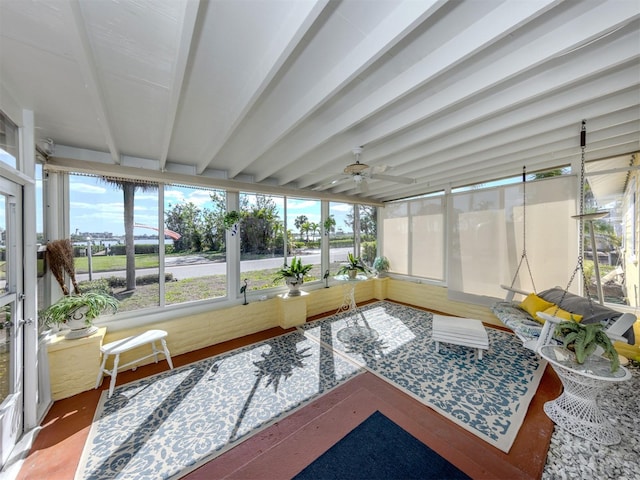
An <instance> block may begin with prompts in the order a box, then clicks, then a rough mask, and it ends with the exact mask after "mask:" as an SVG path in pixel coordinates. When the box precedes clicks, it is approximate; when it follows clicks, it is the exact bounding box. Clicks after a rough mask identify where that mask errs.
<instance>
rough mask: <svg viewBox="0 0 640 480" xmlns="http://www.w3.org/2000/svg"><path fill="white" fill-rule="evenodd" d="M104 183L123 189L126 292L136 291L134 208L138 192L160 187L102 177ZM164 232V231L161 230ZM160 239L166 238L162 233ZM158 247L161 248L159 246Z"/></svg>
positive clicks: (141, 182) (152, 184) (159, 235)
mask: <svg viewBox="0 0 640 480" xmlns="http://www.w3.org/2000/svg"><path fill="white" fill-rule="evenodd" d="M102 179H103V181H104V182H105V183H107V184H109V185H114V186H117V187H118V188H121V189H122V194H123V203H124V244H125V250H124V251H125V255H126V256H127V264H126V265H127V266H126V275H127V276H126V290H127V291H130V290H135V289H136V250H135V244H134V238H133V226H134V216H133V207H134V204H135V203H134V199H135V195H136V190H140V191H142V192H147V191H151V190H157V189H158V185H157V184H155V183H147V182H144V181H136V180H124V179H122V178H116V177H102ZM160 232H162V230H160ZM160 238H164V235H163V234H162V233H159V234H158V242H159V241H160ZM158 246H160V245H159V244H158Z"/></svg>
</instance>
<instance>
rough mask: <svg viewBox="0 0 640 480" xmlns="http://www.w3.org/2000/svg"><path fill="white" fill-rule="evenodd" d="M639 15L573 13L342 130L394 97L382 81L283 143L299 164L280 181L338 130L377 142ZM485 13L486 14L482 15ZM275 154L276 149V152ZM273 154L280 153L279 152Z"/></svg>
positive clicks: (628, 9)
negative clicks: (395, 109) (386, 114)
mask: <svg viewBox="0 0 640 480" xmlns="http://www.w3.org/2000/svg"><path fill="white" fill-rule="evenodd" d="M506 5H507V6H509V7H513V6H514V5H515V4H513V3H510V2H507V4H506ZM518 5H519V4H518ZM621 7H622V5H621ZM639 15H640V3H639V4H634V3H633V2H625V4H624V8H620V9H618V8H616V9H611V8H608V7H607V8H604V7H603V6H602V5H599V6H596V7H594V8H592V9H590V10H587V11H586V12H585V13H583V14H582V15H579V16H577V17H575V18H574V19H573V20H572V21H571V22H568V23H565V24H564V25H562V26H560V27H558V28H556V29H554V30H552V31H550V32H549V33H547V34H546V35H542V36H540V37H538V38H536V39H535V40H534V41H532V42H530V43H529V44H527V45H526V46H523V47H521V48H520V49H518V50H515V51H512V52H510V53H508V54H506V55H504V56H502V57H500V58H498V60H496V61H495V62H493V63H491V64H488V65H485V66H484V67H483V68H475V69H474V70H473V71H470V72H469V75H467V76H466V77H464V78H462V79H461V80H459V81H457V82H455V83H452V84H451V85H449V86H447V87H446V88H444V89H442V90H441V91H439V92H438V94H437V95H433V96H430V97H429V98H426V99H425V100H423V101H420V102H416V103H415V104H412V105H411V106H409V107H407V108H406V109H404V110H403V111H402V112H400V113H398V114H396V115H395V116H394V117H393V118H391V119H389V120H388V121H386V122H384V123H380V124H378V125H377V126H376V127H375V128H369V129H367V128H361V129H358V130H357V132H353V133H351V132H348V133H344V132H345V131H346V130H347V129H349V128H351V127H352V126H353V125H355V124H356V123H358V121H359V120H358V119H363V118H364V119H366V118H368V117H369V115H371V114H373V113H374V112H377V111H378V110H379V109H380V108H381V107H383V106H386V105H387V103H391V102H392V101H393V98H388V99H387V102H384V103H383V102H382V101H381V100H380V97H382V96H384V95H388V94H389V91H394V92H395V93H396V95H397V94H399V91H398V90H397V89H395V88H391V86H390V85H386V86H384V87H383V88H381V89H379V90H378V91H377V92H375V93H374V94H372V95H371V96H370V97H368V98H367V99H366V101H363V102H361V103H360V104H358V105H356V106H354V107H352V108H351V109H350V110H349V111H347V112H345V113H344V114H343V115H341V116H338V117H336V119H335V120H334V121H333V122H330V123H329V124H328V125H327V126H326V128H324V129H316V131H315V132H314V131H301V132H300V135H298V136H296V138H292V139H291V140H290V141H288V142H287V143H286V145H283V146H284V147H286V149H287V152H288V155H290V156H291V158H293V159H295V160H297V164H296V165H291V168H292V170H291V173H290V174H287V175H285V176H284V177H282V183H285V184H286V183H287V182H288V181H289V180H290V179H291V177H292V176H293V177H294V178H295V175H296V174H299V172H300V170H301V169H302V170H303V171H304V169H308V168H309V167H310V166H312V165H317V159H316V158H312V156H309V157H308V158H304V159H301V158H300V157H302V156H303V155H304V154H306V153H308V152H310V151H311V150H313V149H315V148H318V147H319V146H320V145H321V144H323V143H325V142H328V141H329V139H331V138H333V137H335V136H337V135H338V134H341V133H342V135H341V136H340V138H339V140H337V141H336V142H335V145H332V147H333V148H336V147H340V148H341V149H342V150H343V151H348V150H349V149H350V148H351V147H353V142H354V141H356V140H357V141H358V144H365V145H366V144H367V143H370V142H375V141H379V140H380V139H381V138H384V137H386V136H389V135H391V134H393V133H396V132H399V131H401V130H402V129H405V128H408V127H410V126H411V125H415V124H417V123H419V122H421V121H424V120H426V119H428V118H430V117H433V116H435V115H438V114H439V113H441V112H442V111H444V110H445V109H448V108H453V107H456V106H458V105H461V104H462V103H463V102H464V101H468V99H470V98H472V97H474V96H476V95H480V94H482V93H483V92H486V91H488V90H489V89H491V88H495V87H497V86H499V85H500V84H503V83H505V82H506V81H507V80H509V79H511V78H513V77H516V76H517V75H520V74H522V73H524V72H527V71H530V70H532V69H534V68H535V67H536V66H538V65H541V64H542V63H544V62H546V61H549V60H551V59H553V58H555V57H556V56H558V55H561V54H563V53H564V52H566V51H567V50H570V49H572V48H576V47H578V46H580V45H583V44H584V43H585V42H587V41H589V40H593V39H594V38H598V37H599V36H602V35H603V34H604V33H605V32H608V31H610V30H611V29H613V28H617V27H619V26H620V25H624V24H626V23H628V22H630V21H631V20H633V19H635V18H637V17H638V16H639ZM489 17H490V15H488V16H487V17H484V18H489ZM486 28H488V29H489V31H493V27H486ZM449 53H451V52H449ZM427 58H428V57H427ZM418 65H420V64H417V65H416V67H417V66H418ZM400 77H402V76H399V78H400ZM391 83H393V82H391ZM336 149H337V148H336ZM320 150H321V149H320ZM270 153H271V152H270ZM274 153H276V152H275V151H274ZM277 153H278V155H280V156H283V152H277ZM314 153H315V152H314ZM326 158H335V157H327V156H324V159H325V161H326ZM272 160H273V159H272ZM287 168H289V167H287Z"/></svg>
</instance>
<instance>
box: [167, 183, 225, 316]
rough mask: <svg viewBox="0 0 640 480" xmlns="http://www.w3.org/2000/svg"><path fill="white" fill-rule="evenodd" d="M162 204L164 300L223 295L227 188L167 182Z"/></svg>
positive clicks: (175, 300) (195, 299)
mask: <svg viewBox="0 0 640 480" xmlns="http://www.w3.org/2000/svg"><path fill="white" fill-rule="evenodd" d="M164 205H165V207H164V217H165V224H164V226H165V231H164V238H165V242H164V247H165V255H164V272H165V279H166V281H165V284H164V285H165V288H164V298H165V304H166V305H173V304H176V303H185V302H191V301H197V300H206V299H210V298H222V297H225V296H226V295H227V261H226V235H225V228H224V224H223V218H224V214H225V212H226V194H225V192H223V191H219V190H211V189H205V188H200V187H185V186H178V185H168V186H166V187H165V189H164Z"/></svg>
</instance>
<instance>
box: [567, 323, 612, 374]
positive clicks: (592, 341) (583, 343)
mask: <svg viewBox="0 0 640 480" xmlns="http://www.w3.org/2000/svg"><path fill="white" fill-rule="evenodd" d="M556 335H559V336H561V337H563V344H564V346H565V348H567V349H568V350H571V351H572V352H574V353H575V356H576V362H578V363H580V364H583V363H584V362H585V361H586V359H587V358H588V357H589V355H591V354H593V353H594V352H595V351H596V349H597V348H598V347H601V348H602V349H603V350H604V352H603V353H602V355H603V356H605V357H607V358H608V359H609V360H611V371H612V372H615V371H616V370H618V368H619V367H620V359H619V358H618V352H616V349H615V348H614V347H613V344H612V343H611V340H610V339H609V337H608V336H607V334H606V333H605V332H604V329H603V327H602V325H600V324H599V323H591V324H588V325H583V324H581V323H578V322H570V321H566V322H560V323H559V324H558V325H557V326H556Z"/></svg>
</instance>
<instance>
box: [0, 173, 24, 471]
mask: <svg viewBox="0 0 640 480" xmlns="http://www.w3.org/2000/svg"><path fill="white" fill-rule="evenodd" d="M21 203H22V188H21V187H20V186H19V185H17V184H15V183H13V182H10V181H8V180H6V179H4V178H0V467H1V466H2V465H4V463H5V462H6V461H7V458H8V457H9V454H10V453H11V450H13V447H14V446H15V444H16V442H17V440H18V438H19V437H20V435H21V434H22V410H23V382H22V371H23V368H22V367H23V365H22V358H23V356H22V353H23V342H22V326H23V324H24V321H23V320H22V317H23V312H22V303H23V302H22V298H23V295H22V278H21V272H22V270H21V268H20V265H21V262H20V259H21V258H22V251H21V250H22V226H21V225H22V222H21V216H20V215H18V214H17V212H20V211H21Z"/></svg>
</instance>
